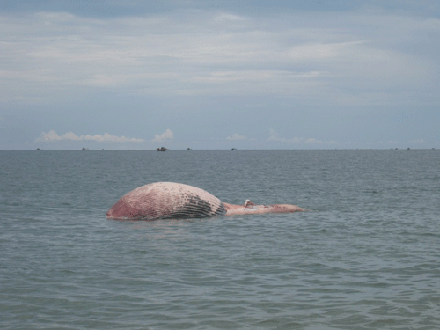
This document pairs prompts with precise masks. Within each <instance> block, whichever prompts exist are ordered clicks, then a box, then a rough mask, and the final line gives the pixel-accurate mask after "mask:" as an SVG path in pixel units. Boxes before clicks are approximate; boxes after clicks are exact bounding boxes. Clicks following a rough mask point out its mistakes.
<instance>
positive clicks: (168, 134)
mask: <svg viewBox="0 0 440 330" xmlns="http://www.w3.org/2000/svg"><path fill="white" fill-rule="evenodd" d="M173 138H174V134H173V132H172V131H171V130H170V129H169V128H167V129H166V131H165V132H164V133H163V134H161V135H157V134H156V135H155V136H154V139H153V140H151V142H162V141H165V140H172V139H173Z"/></svg>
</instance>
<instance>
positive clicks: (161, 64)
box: [0, 10, 440, 105]
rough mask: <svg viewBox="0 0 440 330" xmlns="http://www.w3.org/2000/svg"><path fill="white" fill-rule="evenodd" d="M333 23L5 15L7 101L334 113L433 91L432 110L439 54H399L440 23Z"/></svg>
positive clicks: (363, 18) (0, 25) (373, 19)
mask: <svg viewBox="0 0 440 330" xmlns="http://www.w3.org/2000/svg"><path fill="white" fill-rule="evenodd" d="M333 15H334V14H333V13H320V15H316V13H311V14H304V13H301V15H296V14H293V13H290V14H289V13H286V16H281V17H277V16H275V17H273V16H271V15H268V16H267V17H252V16H247V17H243V16H239V15H237V14H236V13H231V12H223V11H216V10H206V11H203V10H200V11H197V13H196V14H195V13H194V12H191V11H183V12H176V13H168V14H163V15H161V16H157V17H154V16H146V17H124V18H99V19H98V18H91V17H79V16H76V15H73V14H70V13H65V12H40V13H29V12H27V13H15V14H14V15H7V14H0V40H1V41H0V47H1V48H2V61H3V62H5V63H8V66H7V69H5V68H4V69H3V70H0V100H3V101H4V102H8V101H14V100H15V101H17V102H25V101H26V100H27V101H29V102H31V103H32V101H33V100H35V98H36V97H37V96H39V99H40V100H41V99H44V100H46V102H50V101H51V100H53V97H54V93H53V91H54V90H56V91H63V93H64V94H72V93H73V94H74V93H79V92H81V88H84V87H85V88H90V89H92V90H95V89H96V90H99V89H105V88H115V87H117V88H119V90H120V91H121V92H123V91H130V92H131V93H133V92H136V93H154V94H157V93H161V94H162V95H168V94H169V93H171V94H174V95H175V94H181V95H198V94H234V93H235V94H238V93H240V94H243V93H253V94H261V93H264V94H266V95H267V94H274V95H284V96H291V97H294V98H296V99H297V100H306V101H307V102H310V103H314V104H317V103H318V104H326V105H327V104H329V102H330V103H333V104H334V103H336V104H351V105H358V104H362V105H365V104H368V103H382V104H383V103H384V102H400V103H406V102H407V101H408V100H416V99H417V98H415V97H414V94H413V95H411V96H408V97H406V98H402V95H403V96H404V95H406V94H407V93H406V91H407V90H414V91H416V92H415V95H416V96H417V95H419V92H417V91H423V93H422V92H420V95H419V96H420V99H423V100H425V99H426V90H428V91H431V92H430V93H431V94H429V95H432V96H431V98H432V99H434V100H438V96H435V95H437V94H435V92H434V91H436V87H438V85H436V86H434V85H435V84H433V83H432V82H434V83H435V82H436V79H437V75H436V72H437V71H436V70H435V69H432V68H438V60H437V55H436V54H437V53H438V52H437V50H436V46H434V44H435V43H434V44H433V43H428V42H422V43H421V45H422V46H424V47H425V48H423V47H421V51H419V52H417V51H414V49H416V48H414V46H412V47H411V44H410V45H409V46H408V49H411V51H408V50H405V49H403V48H402V47H400V48H399V47H397V46H396V45H399V44H401V43H402V42H401V41H402V39H403V41H406V42H408V41H411V40H425V39H426V35H430V33H436V31H438V26H439V25H440V23H439V22H440V20H437V19H426V20H424V19H414V18H411V17H398V16H396V17H389V16H380V15H374V16H372V15H370V16H369V15H368V14H367V15H366V14H359V13H353V12H343V13H341V14H340V15H339V14H338V15H339V16H338V19H337V20H336V19H335V18H334V16H333ZM370 28H371V32H368V31H370ZM200 31H203V33H201V32H200ZM401 31H404V32H405V33H402V32H401ZM97 36H99V37H97ZM399 38H400V39H399ZM424 38H425V39H424ZM395 40H397V41H395ZM433 54H435V55H433ZM402 68H404V70H403V69H402ZM305 81H307V82H305ZM207 82H209V83H207ZM430 86H433V87H430ZM124 88H125V90H124ZM384 90H386V91H387V92H383V91H384ZM49 91H50V93H49ZM365 91H370V92H369V93H366V92H365ZM63 93H55V94H56V95H59V97H60V98H61V97H63V96H64V95H63ZM33 102H35V101H33ZM412 102H414V101H412Z"/></svg>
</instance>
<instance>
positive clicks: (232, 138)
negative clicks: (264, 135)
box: [226, 133, 247, 141]
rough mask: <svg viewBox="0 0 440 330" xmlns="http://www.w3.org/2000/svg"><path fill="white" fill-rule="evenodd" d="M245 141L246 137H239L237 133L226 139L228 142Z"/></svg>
mask: <svg viewBox="0 0 440 330" xmlns="http://www.w3.org/2000/svg"><path fill="white" fill-rule="evenodd" d="M246 139H247V137H246V135H239V134H237V133H235V134H232V135H231V136H228V137H226V140H230V141H238V140H246Z"/></svg>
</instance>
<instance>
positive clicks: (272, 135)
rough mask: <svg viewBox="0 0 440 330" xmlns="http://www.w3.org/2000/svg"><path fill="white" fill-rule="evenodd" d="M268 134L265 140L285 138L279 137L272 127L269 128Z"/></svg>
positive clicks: (278, 140)
mask: <svg viewBox="0 0 440 330" xmlns="http://www.w3.org/2000/svg"><path fill="white" fill-rule="evenodd" d="M269 132H270V136H269V137H268V138H267V141H274V142H286V139H285V138H282V137H280V135H279V134H278V133H277V132H275V130H274V129H272V128H271V129H270V130H269Z"/></svg>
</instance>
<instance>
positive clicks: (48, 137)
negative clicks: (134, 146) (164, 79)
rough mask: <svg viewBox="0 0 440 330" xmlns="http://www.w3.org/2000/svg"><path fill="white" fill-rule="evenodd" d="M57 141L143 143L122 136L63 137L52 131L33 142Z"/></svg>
mask: <svg viewBox="0 0 440 330" xmlns="http://www.w3.org/2000/svg"><path fill="white" fill-rule="evenodd" d="M57 141H95V142H107V143H131V142H135V143H140V142H145V140H143V139H137V138H127V137H125V136H124V135H121V136H116V135H110V134H107V133H105V134H104V135H79V136H78V135H76V134H75V133H72V132H68V133H66V134H63V135H58V134H57V133H56V132H55V131H54V130H50V131H49V132H47V133H45V132H42V133H41V135H40V136H39V137H38V138H36V139H35V140H34V143H39V142H45V143H46V142H57Z"/></svg>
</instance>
